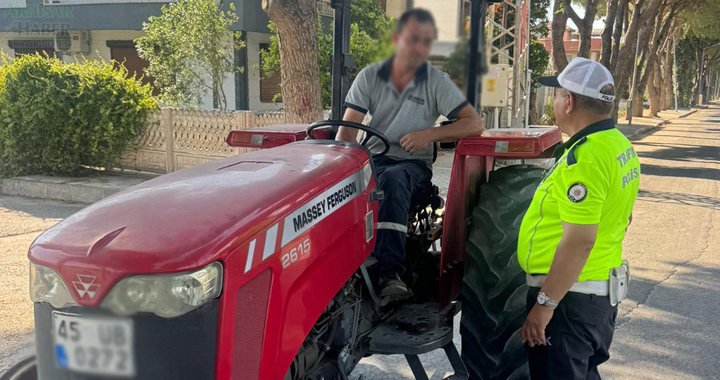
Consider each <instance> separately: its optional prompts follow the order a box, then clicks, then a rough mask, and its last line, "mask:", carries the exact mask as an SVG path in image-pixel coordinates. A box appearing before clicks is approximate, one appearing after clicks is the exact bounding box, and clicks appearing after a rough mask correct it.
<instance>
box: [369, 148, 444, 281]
mask: <svg viewBox="0 0 720 380" xmlns="http://www.w3.org/2000/svg"><path fill="white" fill-rule="evenodd" d="M375 173H376V174H377V179H378V187H379V188H380V190H382V191H383V192H384V193H385V198H384V199H383V200H382V201H380V214H379V215H378V229H377V241H376V243H375V250H374V251H373V256H375V258H377V260H378V262H379V264H380V268H381V272H382V274H383V275H384V274H389V273H392V272H395V273H399V274H402V272H403V271H404V269H403V260H404V258H405V238H406V237H407V224H408V219H409V216H408V214H409V212H410V202H411V200H412V197H413V195H415V194H417V193H418V192H420V191H422V190H424V189H426V188H428V187H430V186H431V185H432V183H431V179H432V171H430V168H428V166H427V164H426V163H425V162H424V161H421V160H403V161H396V160H393V159H390V158H388V157H379V158H377V159H375Z"/></svg>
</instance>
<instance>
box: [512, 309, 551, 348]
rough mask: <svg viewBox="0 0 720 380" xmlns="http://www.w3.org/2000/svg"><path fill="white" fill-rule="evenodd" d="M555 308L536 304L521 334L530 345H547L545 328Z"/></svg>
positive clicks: (523, 339)
mask: <svg viewBox="0 0 720 380" xmlns="http://www.w3.org/2000/svg"><path fill="white" fill-rule="evenodd" d="M554 311H555V309H553V308H551V307H547V306H542V305H538V304H535V306H533V308H532V310H530V313H529V314H528V316H527V319H525V323H523V326H522V331H521V333H520V336H521V338H522V342H523V343H527V344H528V346H530V347H534V346H541V345H542V346H544V345H545V328H546V327H547V325H548V323H550V320H551V319H552V316H553V313H554Z"/></svg>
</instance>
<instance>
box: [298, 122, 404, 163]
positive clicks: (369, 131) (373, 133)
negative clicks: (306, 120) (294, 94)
mask: <svg viewBox="0 0 720 380" xmlns="http://www.w3.org/2000/svg"><path fill="white" fill-rule="evenodd" d="M328 125H339V126H342V127H349V128H355V129H359V130H361V131H363V132H365V138H364V139H363V140H362V141H361V142H360V145H363V146H364V145H365V144H367V142H368V141H369V140H370V138H372V137H377V138H378V139H380V141H382V143H383V145H384V146H385V149H383V150H382V152H380V153H371V155H372V156H373V157H374V158H377V157H381V156H384V155H386V154H387V152H388V151H389V150H390V142H389V141H388V139H387V137H385V135H384V134H383V133H382V132H380V131H378V130H377V129H373V128H370V127H368V126H367V125H365V124H359V123H353V122H352V121H345V120H323V121H316V122H314V123H312V124H310V126H309V127H308V128H307V130H306V132H305V133H307V136H308V138H309V139H310V140H316V138H315V136H313V133H312V132H313V131H314V130H315V129H317V128H320V127H325V126H328Z"/></svg>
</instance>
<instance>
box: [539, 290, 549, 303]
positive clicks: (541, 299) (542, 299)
mask: <svg viewBox="0 0 720 380" xmlns="http://www.w3.org/2000/svg"><path fill="white" fill-rule="evenodd" d="M547 300H548V296H547V294H545V293H543V292H540V293H539V294H538V296H537V303H539V304H540V305H545V302H547Z"/></svg>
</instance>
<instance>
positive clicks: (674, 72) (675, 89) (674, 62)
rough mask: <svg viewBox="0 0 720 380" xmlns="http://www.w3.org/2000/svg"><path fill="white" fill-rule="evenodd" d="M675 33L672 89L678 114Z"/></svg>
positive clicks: (674, 40) (674, 39) (675, 38)
mask: <svg viewBox="0 0 720 380" xmlns="http://www.w3.org/2000/svg"><path fill="white" fill-rule="evenodd" d="M677 36H678V34H677V32H675V36H673V89H674V91H673V92H674V93H675V96H674V98H675V112H678V109H679V107H678V81H677V77H678V75H677Z"/></svg>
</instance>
